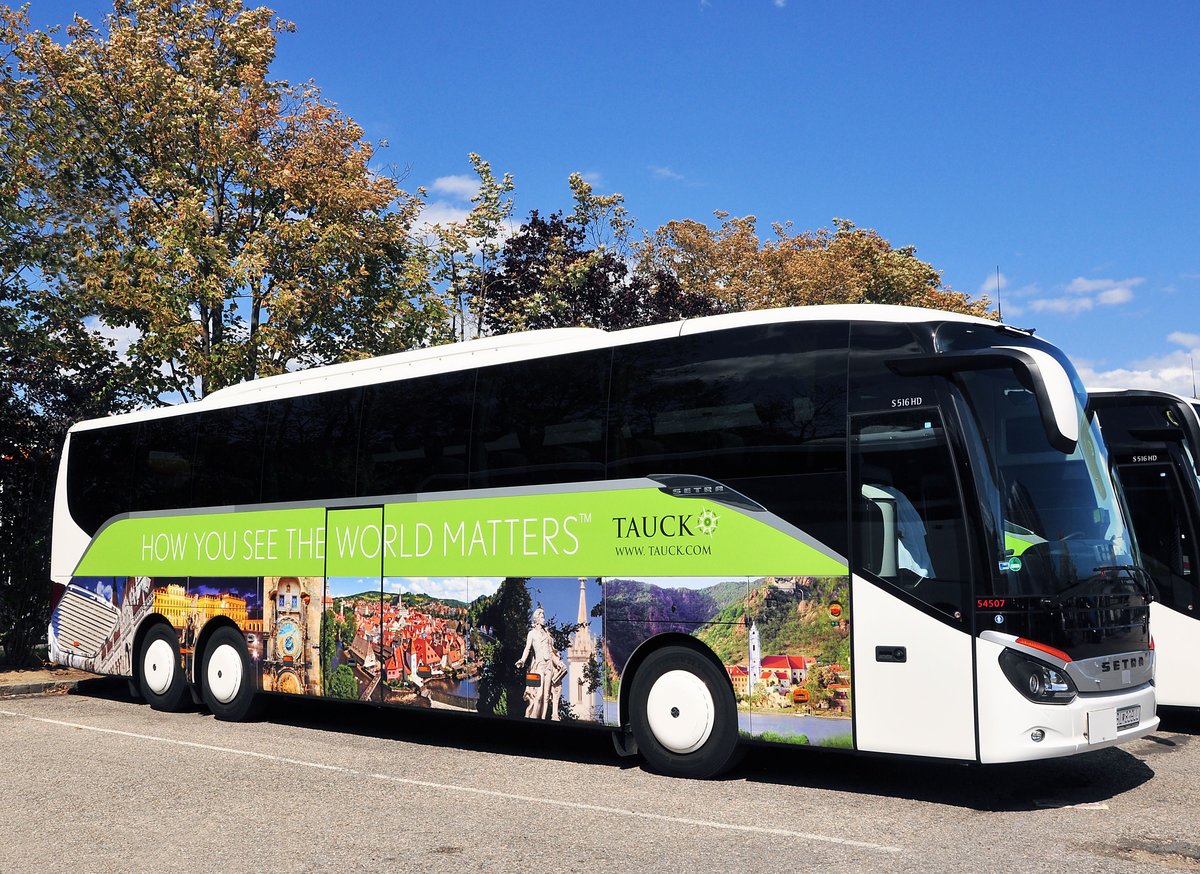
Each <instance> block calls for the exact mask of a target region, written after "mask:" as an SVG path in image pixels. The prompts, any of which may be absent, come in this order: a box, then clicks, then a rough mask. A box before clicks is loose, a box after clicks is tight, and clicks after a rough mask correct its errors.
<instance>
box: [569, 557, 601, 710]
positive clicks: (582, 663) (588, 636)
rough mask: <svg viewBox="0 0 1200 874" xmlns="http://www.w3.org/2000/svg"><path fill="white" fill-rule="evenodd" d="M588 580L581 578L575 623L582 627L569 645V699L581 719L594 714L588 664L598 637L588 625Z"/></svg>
mask: <svg viewBox="0 0 1200 874" xmlns="http://www.w3.org/2000/svg"><path fill="white" fill-rule="evenodd" d="M587 581H588V578H587V577H580V578H579V615H578V616H577V617H576V619H575V623H576V624H577V625H579V626H580V627H579V628H578V629H576V630H575V633H574V634H572V635H571V645H570V646H569V647H567V684H568V685H567V701H568V702H569V703H570V705H571V712H572V713H573V714H575V716H576V717H577V718H579V719H590V718H591V716H592V703H591V697H592V696H591V694H590V693H589V692H588V680H587V666H588V663H589V662H590V661H591V660H592V659H593V658H594V657H595V655H596V638H595V637H593V636H592V632H591V628H590V627H589V625H588V608H587V588H586V587H587Z"/></svg>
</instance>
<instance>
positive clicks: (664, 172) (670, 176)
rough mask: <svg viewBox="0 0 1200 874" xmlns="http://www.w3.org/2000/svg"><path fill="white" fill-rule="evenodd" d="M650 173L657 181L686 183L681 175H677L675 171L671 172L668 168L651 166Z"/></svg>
mask: <svg viewBox="0 0 1200 874" xmlns="http://www.w3.org/2000/svg"><path fill="white" fill-rule="evenodd" d="M650 172H651V174H653V175H654V176H655V178H657V179H667V180H670V181H671V182H684V181H686V179H685V177H684V175H683V174H682V173H677V172H676V171H674V170H672V169H671V168H670V167H658V166H655V165H653V164H652V165H651V166H650Z"/></svg>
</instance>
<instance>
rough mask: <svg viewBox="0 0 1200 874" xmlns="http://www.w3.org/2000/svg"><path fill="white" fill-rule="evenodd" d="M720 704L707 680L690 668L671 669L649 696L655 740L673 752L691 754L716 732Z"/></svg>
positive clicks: (648, 712)
mask: <svg viewBox="0 0 1200 874" xmlns="http://www.w3.org/2000/svg"><path fill="white" fill-rule="evenodd" d="M715 718H716V707H715V706H713V698H712V693H711V692H709V691H708V686H706V685H705V684H704V681H703V680H701V679H700V678H699V677H697V676H696V675H695V674H693V673H691V672H690V671H667V672H666V673H665V674H663V675H662V676H661V677H659V678H658V679H657V680H655V681H654V685H653V686H651V687H650V695H649V697H648V698H647V699H646V721H647V722H648V723H649V725H650V731H651V733H652V734H653V735H654V739H655V740H657V741H658V742H659V743H660V744H662V745H663V746H664V747H666V748H667V749H668V750H670V751H671V752H673V753H679V754H681V755H682V754H684V753H691V752H695V751H696V750H698V749H700V747H702V746H704V743H705V741H707V740H708V738H709V735H711V734H712V730H713V721H714V719H715Z"/></svg>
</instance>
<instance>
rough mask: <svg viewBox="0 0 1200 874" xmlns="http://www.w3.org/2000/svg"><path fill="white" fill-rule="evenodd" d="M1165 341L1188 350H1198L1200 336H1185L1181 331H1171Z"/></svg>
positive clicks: (1199, 347)
mask: <svg viewBox="0 0 1200 874" xmlns="http://www.w3.org/2000/svg"><path fill="white" fill-rule="evenodd" d="M1167 339H1168V340H1170V341H1171V342H1172V343H1178V344H1179V345H1180V346H1186V347H1187V348H1189V349H1200V334H1187V333H1185V332H1183V331H1172V332H1171V333H1170V334H1167Z"/></svg>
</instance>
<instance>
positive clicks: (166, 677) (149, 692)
mask: <svg viewBox="0 0 1200 874" xmlns="http://www.w3.org/2000/svg"><path fill="white" fill-rule="evenodd" d="M137 683H138V691H140V692H141V694H142V697H143V698H145V699H146V701H147V702H148V703H149V704H150V706H151V707H153V708H154V709H155V710H166V711H176V710H182V709H183V706H184V702H185V701H186V700H187V698H188V694H187V680H186V679H184V676H183V667H182V665H181V664H180V658H179V636H178V635H177V634H176V633H175V629H173V628H171V627H170V626H169V625H163V624H158V625H154V626H152V627H151V628H150V630H149V631H147V632H146V636H145V637H144V638H142V645H141V647H140V649H139V650H138V676H137Z"/></svg>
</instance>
